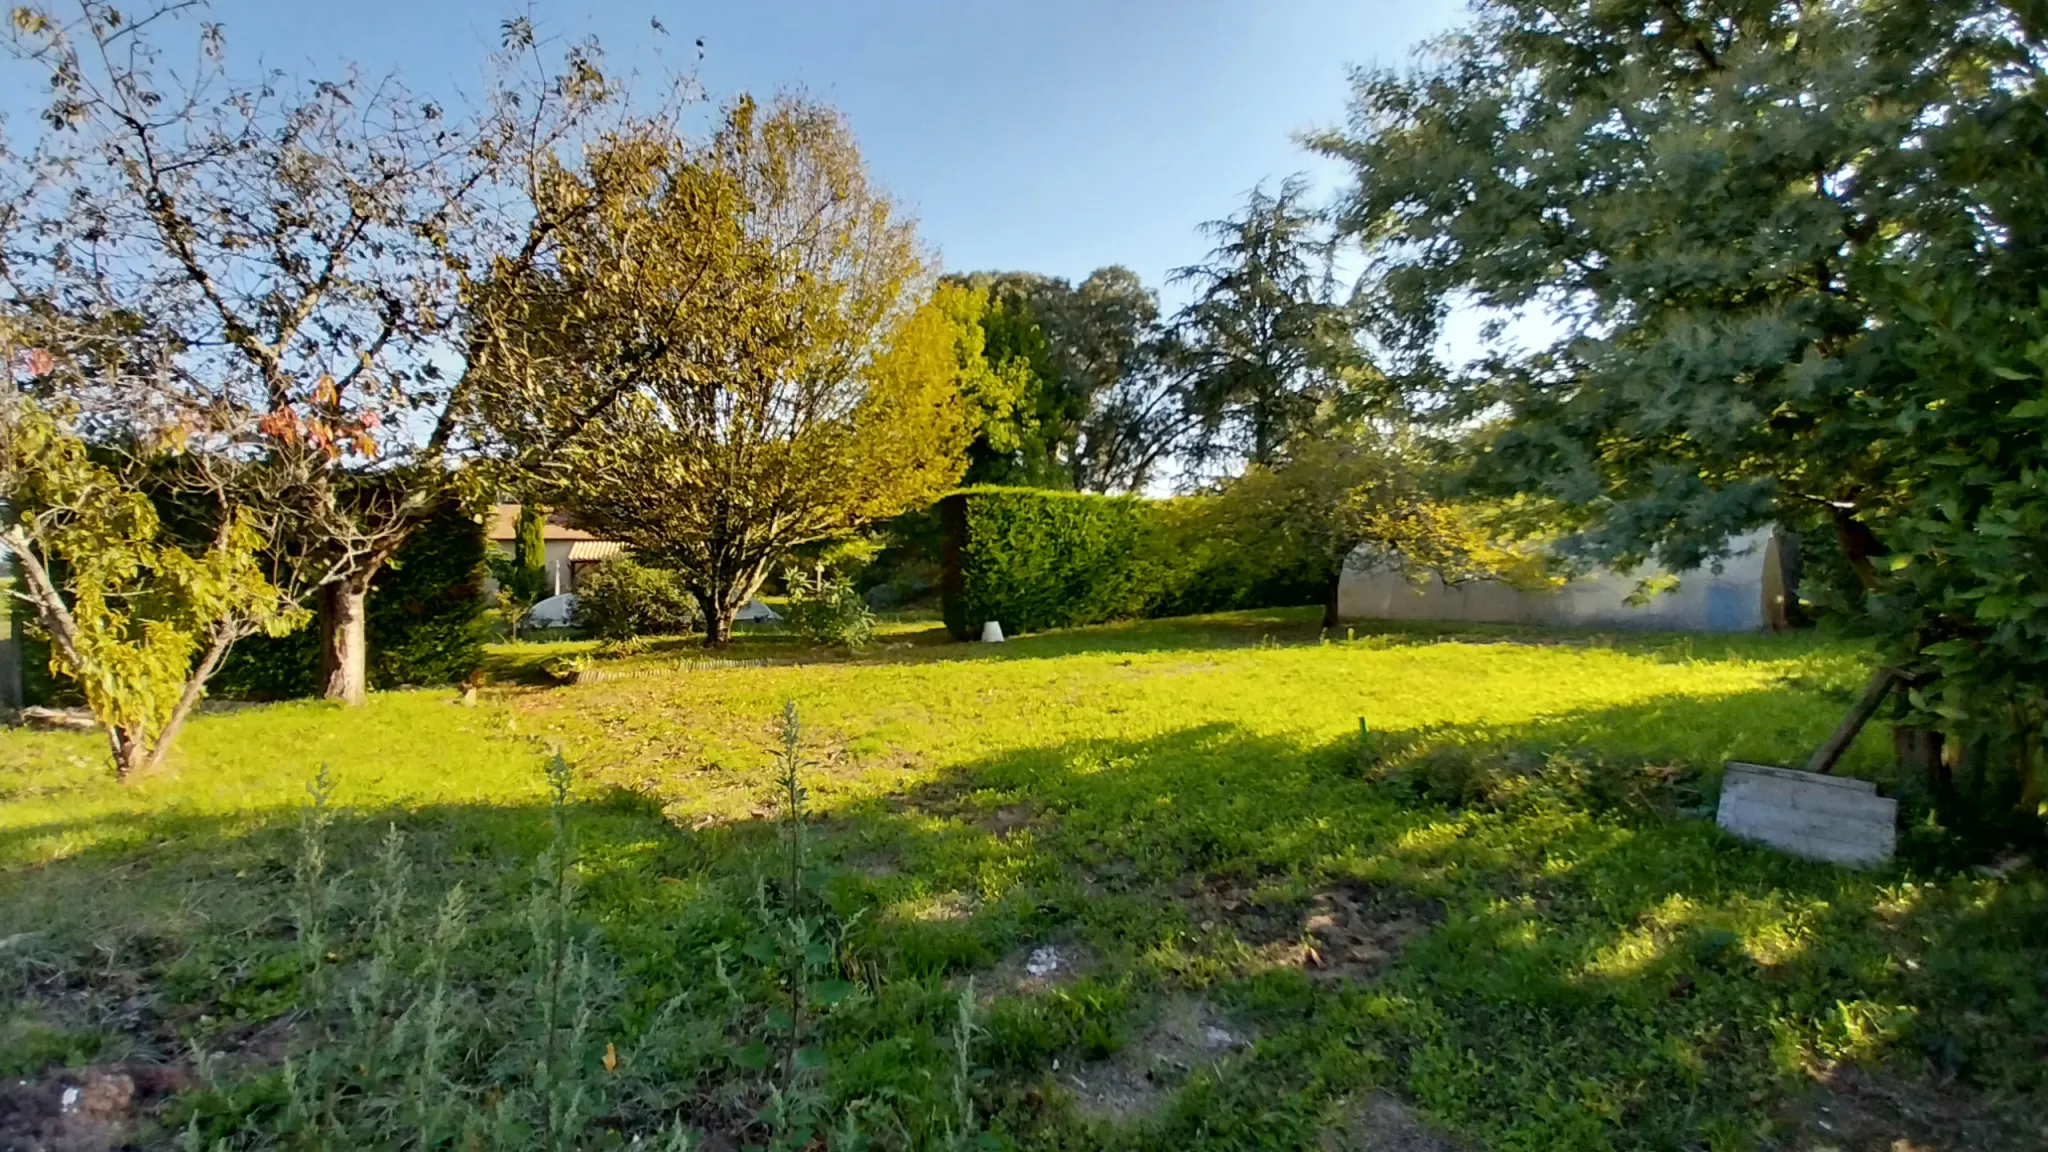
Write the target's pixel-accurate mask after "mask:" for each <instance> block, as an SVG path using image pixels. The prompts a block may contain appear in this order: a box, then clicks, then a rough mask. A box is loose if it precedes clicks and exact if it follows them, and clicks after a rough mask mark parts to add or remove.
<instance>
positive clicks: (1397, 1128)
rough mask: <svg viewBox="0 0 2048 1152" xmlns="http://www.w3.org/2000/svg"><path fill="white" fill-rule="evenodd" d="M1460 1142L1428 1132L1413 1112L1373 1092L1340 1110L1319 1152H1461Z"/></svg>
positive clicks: (1438, 1133) (1436, 1132)
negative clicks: (1340, 1118)
mask: <svg viewBox="0 0 2048 1152" xmlns="http://www.w3.org/2000/svg"><path fill="white" fill-rule="evenodd" d="M1467 1147H1469V1145H1467V1144H1465V1143H1464V1142H1463V1141H1460V1140H1455V1139H1452V1138H1451V1137H1450V1136H1448V1135H1446V1134H1444V1133H1442V1132H1439V1131H1437V1130H1436V1129H1434V1128H1431V1127H1430V1126H1429V1125H1428V1124H1426V1123H1424V1122H1423V1120H1422V1118H1421V1117H1419V1116H1417V1115H1416V1114H1415V1111H1414V1109H1412V1108H1410V1107H1408V1105H1406V1104H1404V1103H1402V1102H1401V1101H1400V1100H1399V1099H1397V1098H1396V1097H1394V1096H1392V1095H1390V1094H1389V1093H1386V1092H1374V1093H1372V1094H1370V1095H1368V1096H1367V1097H1366V1098H1365V1099H1363V1100H1361V1101H1358V1102H1357V1103H1356V1104H1353V1105H1351V1106H1350V1107H1347V1108H1346V1109H1345V1110H1344V1118H1343V1120H1342V1121H1341V1122H1339V1124H1338V1125H1337V1126H1335V1127H1333V1128H1331V1129H1329V1130H1328V1131H1326V1132H1324V1133H1323V1138H1322V1141H1321V1148H1322V1152H1464V1150H1465V1149H1466V1148H1467Z"/></svg>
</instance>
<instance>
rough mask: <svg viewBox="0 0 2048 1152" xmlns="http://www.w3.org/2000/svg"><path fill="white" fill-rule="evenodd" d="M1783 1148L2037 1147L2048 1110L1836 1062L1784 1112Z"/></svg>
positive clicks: (1962, 1150)
mask: <svg viewBox="0 0 2048 1152" xmlns="http://www.w3.org/2000/svg"><path fill="white" fill-rule="evenodd" d="M1769 1146H1770V1147H1772V1148H1775V1149H1782V1150H1785V1152H2022V1150H2026V1152H2038V1150H2039V1149H2042V1148H2048V1117H2043V1116H2040V1115H2039V1114H2038V1113H2036V1114H2034V1115H2028V1114H2027V1111H2026V1110H2025V1109H2023V1108H2022V1107H2020V1106H2019V1105H2018V1104H2014V1105H2010V1106H2005V1107H2000V1106H1997V1105H1994V1104H1992V1103H1991V1102H1988V1101H1985V1100H1983V1099H1981V1098H1979V1097H1977V1096H1975V1095H1974V1094H1972V1093H1970V1092H1968V1091H1967V1090H1964V1089H1962V1088H1959V1087H1955V1086H1942V1085H1936V1084H1929V1083H1924V1082H1917V1081H1906V1080H1900V1079H1898V1078H1895V1077H1892V1076H1887V1075H1884V1074H1883V1073H1879V1072H1871V1071H1867V1070H1864V1069H1861V1068H1851V1067H1847V1066H1838V1067H1835V1068H1829V1069H1821V1070H1817V1071H1816V1072H1815V1073H1814V1084H1813V1088H1812V1089H1811V1090H1810V1091H1808V1092H1806V1093H1804V1094H1802V1095H1801V1096H1799V1097H1797V1098H1796V1099H1794V1100H1793V1101H1792V1103H1791V1105H1790V1106H1789V1107H1787V1108H1786V1109H1785V1110H1784V1111H1783V1112H1782V1113H1781V1114H1780V1116H1779V1125H1778V1131H1777V1134H1776V1137H1775V1139H1773V1141H1772V1142H1771V1144H1770V1145H1769Z"/></svg>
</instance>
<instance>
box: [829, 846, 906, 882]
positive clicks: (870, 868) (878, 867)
mask: <svg viewBox="0 0 2048 1152" xmlns="http://www.w3.org/2000/svg"><path fill="white" fill-rule="evenodd" d="M840 866H841V867H843V868H849V869H851V870H853V871H854V872H857V873H859V874H860V875H862V876H865V877H867V878H868V879H870V880H894V879H895V878H896V877H898V876H901V875H903V866H902V865H901V863H899V862H898V861H897V859H896V854H895V853H893V852H862V853H860V854H859V855H856V856H851V857H848V858H847V859H846V860H844V861H842V862H841V864H840Z"/></svg>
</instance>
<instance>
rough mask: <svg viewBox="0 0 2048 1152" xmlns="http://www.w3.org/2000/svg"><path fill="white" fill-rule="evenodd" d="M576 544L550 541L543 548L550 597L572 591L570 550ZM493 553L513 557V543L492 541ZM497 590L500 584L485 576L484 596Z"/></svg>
mask: <svg viewBox="0 0 2048 1152" xmlns="http://www.w3.org/2000/svg"><path fill="white" fill-rule="evenodd" d="M575 543H576V542H575V541H574V540H550V541H548V542H547V543H546V544H545V545H544V547H543V551H542V557H543V559H542V567H543V568H545V569H546V570H547V574H548V595H550V596H554V595H558V594H560V593H563V592H567V591H570V588H571V581H570V578H569V577H570V572H569V549H570V548H572V547H574V546H575ZM491 551H493V552H495V553H497V554H498V555H500V556H510V555H512V542H511V541H510V540H493V541H491ZM497 590H498V582H497V581H496V580H493V579H491V578H490V577H489V576H485V577H484V594H485V595H487V596H488V595H490V594H492V593H494V592H496V591H497Z"/></svg>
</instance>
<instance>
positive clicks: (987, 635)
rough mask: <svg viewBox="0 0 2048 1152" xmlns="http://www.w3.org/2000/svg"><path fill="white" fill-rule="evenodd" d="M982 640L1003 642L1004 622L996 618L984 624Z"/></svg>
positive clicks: (993, 642)
mask: <svg viewBox="0 0 2048 1152" xmlns="http://www.w3.org/2000/svg"><path fill="white" fill-rule="evenodd" d="M981 642H982V643H984V644H1001V643H1002V642H1003V626H1002V624H1001V623H1000V622H998V621H995V620H991V621H989V622H988V623H986V624H983V625H982V626H981Z"/></svg>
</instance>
